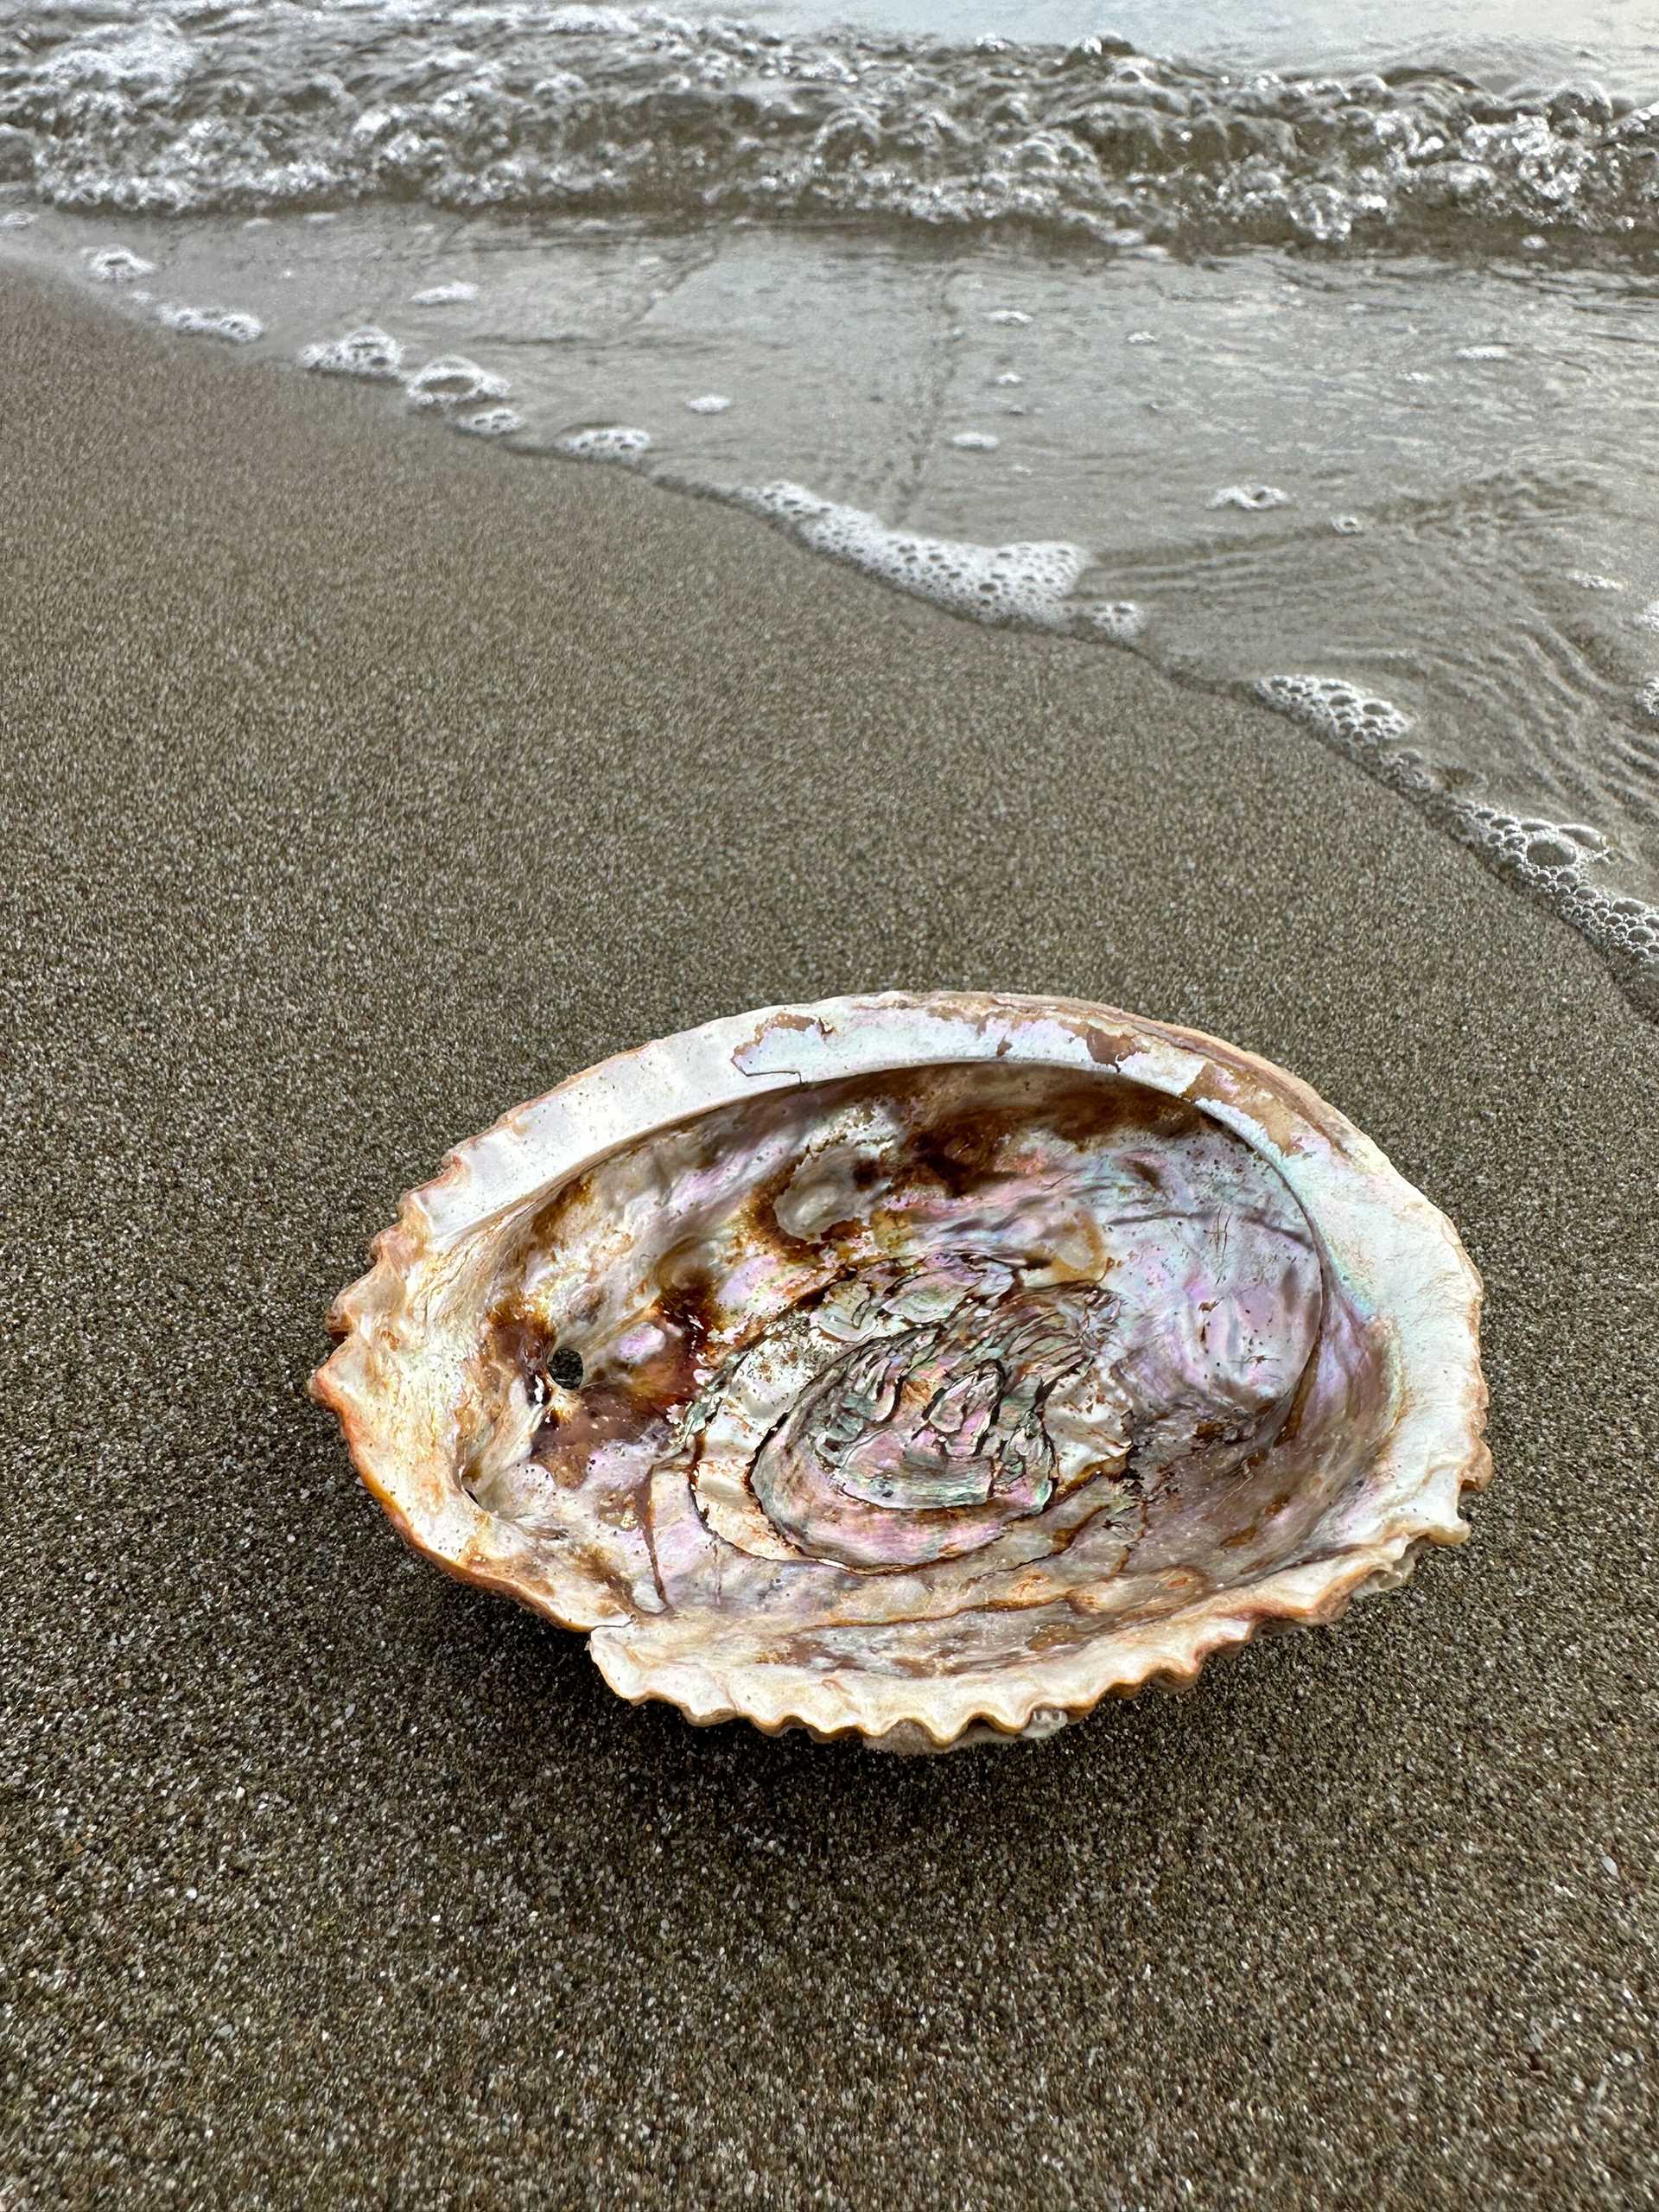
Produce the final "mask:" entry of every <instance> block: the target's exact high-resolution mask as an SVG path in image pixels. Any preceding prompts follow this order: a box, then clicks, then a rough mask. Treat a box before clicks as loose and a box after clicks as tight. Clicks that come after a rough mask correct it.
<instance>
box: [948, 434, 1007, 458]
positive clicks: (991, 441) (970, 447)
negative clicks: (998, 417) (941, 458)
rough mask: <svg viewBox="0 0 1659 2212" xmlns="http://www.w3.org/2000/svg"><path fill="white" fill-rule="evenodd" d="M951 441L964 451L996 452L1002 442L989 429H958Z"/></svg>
mask: <svg viewBox="0 0 1659 2212" xmlns="http://www.w3.org/2000/svg"><path fill="white" fill-rule="evenodd" d="M950 442H951V444H952V445H953V446H955V447H956V448H957V450H958V451H959V452H962V453H995V451H996V449H997V448H998V446H999V445H1000V444H1001V439H1000V438H995V437H993V436H992V435H991V433H990V432H989V431H988V430H958V431H957V435H955V437H954V438H952V439H951V441H950Z"/></svg>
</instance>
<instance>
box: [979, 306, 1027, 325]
mask: <svg viewBox="0 0 1659 2212" xmlns="http://www.w3.org/2000/svg"><path fill="white" fill-rule="evenodd" d="M985 320H986V321H987V322H1000V323H1002V324H1004V325H1005V326H1006V327H1008V328H1009V329H1015V330H1017V329H1019V328H1020V327H1022V326H1023V325H1024V324H1026V323H1028V322H1029V321H1031V317H1030V316H1029V315H1026V314H1024V313H1023V312H1022V311H1021V310H1020V308H990V309H988V312H987V314H986V316H985Z"/></svg>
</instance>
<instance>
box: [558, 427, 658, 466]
mask: <svg viewBox="0 0 1659 2212" xmlns="http://www.w3.org/2000/svg"><path fill="white" fill-rule="evenodd" d="M555 443H556V448H557V449H558V451H559V452H560V453H562V454H566V455H568V457H569V459H570V460H572V461H623V462H633V461H642V460H643V459H644V458H645V454H648V453H649V452H650V450H651V432H650V431H649V430H636V429H631V428H630V427H629V426H628V425H627V424H626V423H599V424H597V425H595V426H594V428H593V429H586V430H567V431H566V432H565V434H564V435H563V437H562V438H559V439H556V441H555Z"/></svg>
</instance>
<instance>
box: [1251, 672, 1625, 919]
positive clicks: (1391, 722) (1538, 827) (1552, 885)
mask: <svg viewBox="0 0 1659 2212" xmlns="http://www.w3.org/2000/svg"><path fill="white" fill-rule="evenodd" d="M1654 689H1655V692H1656V703H1655V709H1654V711H1655V714H1656V716H1659V679H1656V682H1655V686H1654ZM1255 693H1256V696H1257V697H1258V698H1260V699H1262V700H1263V701H1264V702H1266V704H1267V705H1268V706H1270V707H1272V708H1274V709H1275V711H1276V712H1278V713H1280V714H1281V715H1289V716H1290V717H1291V719H1292V720H1293V721H1299V722H1301V723H1303V724H1305V725H1306V727H1307V728H1311V729H1313V730H1314V731H1315V732H1316V733H1317V734H1319V736H1320V737H1322V738H1323V739H1324V740H1325V742H1326V743H1327V744H1328V745H1331V746H1333V747H1335V749H1336V750H1337V751H1338V752H1339V753H1344V754H1345V755H1346V756H1347V757H1348V758H1349V759H1351V760H1357V761H1358V762H1359V763H1360V764H1361V765H1362V766H1364V767H1365V768H1366V769H1367V770H1368V771H1369V772H1370V773H1371V774H1372V775H1374V776H1375V777H1376V779H1377V780H1378V781H1379V782H1380V783H1383V784H1386V785H1389V787H1390V788H1391V789H1393V790H1395V791H1402V792H1404V793H1405V794H1406V795H1407V796H1408V797H1409V798H1413V799H1414V800H1415V801H1416V803H1417V804H1419V805H1420V806H1421V807H1422V808H1423V809H1424V810H1425V811H1426V812H1427V814H1428V815H1429V817H1430V818H1431V819H1432V820H1433V821H1434V822H1436V823H1439V824H1440V827H1441V828H1442V829H1449V830H1450V831H1451V833H1452V836H1455V837H1457V838H1458V839H1459V841H1460V842H1462V843H1464V844H1465V845H1468V846H1470V847H1471V848H1472V849H1474V850H1475V851H1477V852H1478V853H1479V854H1480V855H1482V857H1483V858H1484V860H1486V861H1488V863H1489V864H1490V865H1491V866H1492V867H1494V868H1497V871H1498V872H1499V874H1503V875H1506V876H1509V877H1510V878H1511V879H1512V880H1515V881H1516V882H1519V883H1522V884H1524V885H1525V886H1526V887H1527V888H1528V889H1529V891H1531V892H1534V893H1536V894H1537V895H1538V896H1539V897H1541V898H1543V899H1547V900H1548V902H1549V904H1550V905H1551V906H1554V908H1555V910H1556V912H1558V913H1559V914H1560V916H1561V918H1562V919H1563V920H1565V921H1567V922H1570V923H1571V924H1572V925H1573V928H1574V929H1576V930H1578V931H1580V932H1581V933H1582V934H1583V935H1584V936H1585V937H1586V938H1588V939H1589V940H1590V942H1591V943H1592V944H1596V945H1599V946H1600V947H1602V948H1603V949H1604V950H1610V951H1614V952H1620V953H1624V954H1627V955H1629V956H1630V957H1631V958H1633V959H1637V960H1651V959H1652V958H1654V957H1655V956H1656V954H1659V907H1655V906H1647V905H1645V904H1644V903H1643V901H1642V900H1641V899H1631V898H1626V897H1623V896H1621V895H1620V894H1618V893H1616V892H1611V891H1607V890H1604V889H1603V888H1602V887H1600V886H1599V885H1598V884H1594V883H1591V882H1588V881H1586V871H1587V870H1589V869H1591V868H1595V867H1596V866H1598V865H1599V863H1600V862H1602V861H1605V860H1606V859H1607V858H1609V857H1610V855H1609V852H1608V845H1607V840H1606V838H1605V836H1603V835H1602V833H1601V831H1600V830H1599V829H1593V828H1592V827H1591V826H1590V825H1589V824H1588V823H1581V822H1567V823H1561V822H1549V821H1546V820H1544V819H1543V818H1542V817H1539V816H1525V815H1517V814H1511V813H1510V812H1508V811H1506V810H1504V809H1503V808H1502V807H1499V806H1494V805H1491V804H1487V803H1486V802H1485V801H1484V800H1478V799H1468V798H1460V797H1459V796H1457V795H1456V794H1455V793H1454V792H1452V791H1447V790H1446V789H1445V788H1444V787H1443V785H1442V781H1441V779H1440V776H1439V775H1437V774H1436V772H1434V771H1433V769H1432V768H1431V767H1430V766H1428V765H1427V762H1426V761H1425V760H1424V759H1423V756H1422V755H1421V753H1419V752H1417V751H1416V750H1415V749H1414V748H1412V747H1403V746H1402V743H1401V741H1402V739H1403V738H1404V737H1405V736H1406V735H1407V734H1408V732H1409V730H1410V729H1411V727H1412V724H1411V718H1410V716H1409V715H1407V714H1405V713H1404V712H1403V711H1402V709H1400V708H1398V707H1396V706H1395V705H1394V704H1393V703H1392V702H1390V701H1389V700H1387V699H1381V698H1377V697H1375V696H1372V695H1370V694H1369V693H1367V692H1364V691H1363V690H1360V688H1359V687H1358V685H1357V684H1354V683H1349V682H1348V681H1347V680H1346V679H1345V678H1344V677H1334V676H1266V677H1261V678H1259V679H1258V681H1257V683H1255Z"/></svg>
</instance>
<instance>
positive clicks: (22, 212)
mask: <svg viewBox="0 0 1659 2212" xmlns="http://www.w3.org/2000/svg"><path fill="white" fill-rule="evenodd" d="M38 220H39V218H38V217H37V216H35V215H32V214H31V213H29V210H28V208H26V207H14V208H13V209H12V211H11V213H10V214H9V215H0V231H26V230H27V229H28V228H29V225H30V224H31V223H33V222H36V221H38Z"/></svg>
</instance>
